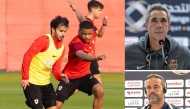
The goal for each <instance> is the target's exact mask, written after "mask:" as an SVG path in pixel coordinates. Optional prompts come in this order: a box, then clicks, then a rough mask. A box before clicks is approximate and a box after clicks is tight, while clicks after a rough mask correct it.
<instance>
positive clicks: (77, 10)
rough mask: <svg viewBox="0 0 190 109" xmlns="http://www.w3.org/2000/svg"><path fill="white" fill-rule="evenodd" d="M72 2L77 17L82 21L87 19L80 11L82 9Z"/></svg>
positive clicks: (71, 5)
mask: <svg viewBox="0 0 190 109" xmlns="http://www.w3.org/2000/svg"><path fill="white" fill-rule="evenodd" d="M69 3H70V7H71V9H72V10H73V11H75V13H76V16H77V19H78V21H79V22H82V21H84V20H86V18H85V17H84V15H83V14H82V13H81V12H80V10H79V9H78V8H77V7H76V6H75V5H74V4H73V3H71V2H69Z"/></svg>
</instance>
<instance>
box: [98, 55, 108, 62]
mask: <svg viewBox="0 0 190 109" xmlns="http://www.w3.org/2000/svg"><path fill="white" fill-rule="evenodd" d="M105 59H106V56H105V55H100V56H97V57H96V60H97V61H99V60H105Z"/></svg>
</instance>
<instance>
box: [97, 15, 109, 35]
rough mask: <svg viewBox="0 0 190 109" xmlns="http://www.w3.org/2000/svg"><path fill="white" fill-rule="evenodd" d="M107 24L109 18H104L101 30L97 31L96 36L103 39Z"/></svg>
mask: <svg viewBox="0 0 190 109" xmlns="http://www.w3.org/2000/svg"><path fill="white" fill-rule="evenodd" d="M107 23H108V16H104V18H103V20H102V26H101V28H100V29H99V30H97V31H96V34H97V36H98V37H102V36H103V35H104V32H105V29H106V26H107Z"/></svg>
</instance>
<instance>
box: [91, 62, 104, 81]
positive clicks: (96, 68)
mask: <svg viewBox="0 0 190 109" xmlns="http://www.w3.org/2000/svg"><path fill="white" fill-rule="evenodd" d="M90 72H91V74H92V75H94V77H95V78H96V79H97V80H98V81H99V82H100V83H101V84H102V79H101V76H100V69H99V65H98V62H97V61H92V62H91V63H90Z"/></svg>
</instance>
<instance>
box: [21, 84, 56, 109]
mask: <svg viewBox="0 0 190 109" xmlns="http://www.w3.org/2000/svg"><path fill="white" fill-rule="evenodd" d="M24 95H25V97H26V104H27V106H28V107H30V108H33V109H43V106H44V107H45V108H48V107H52V106H56V95H55V90H54V88H53V85H52V84H51V83H50V84H48V85H43V86H40V85H34V84H30V86H27V87H26V89H25V90H24Z"/></svg>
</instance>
